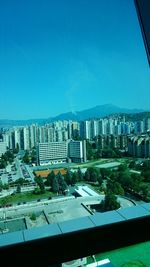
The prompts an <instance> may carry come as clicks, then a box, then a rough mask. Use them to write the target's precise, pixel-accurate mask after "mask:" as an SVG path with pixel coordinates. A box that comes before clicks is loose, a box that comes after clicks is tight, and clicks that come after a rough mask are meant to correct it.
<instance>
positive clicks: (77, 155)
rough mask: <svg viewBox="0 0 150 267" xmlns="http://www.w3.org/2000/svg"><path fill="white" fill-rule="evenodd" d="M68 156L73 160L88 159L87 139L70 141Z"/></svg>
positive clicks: (83, 160) (81, 160)
mask: <svg viewBox="0 0 150 267" xmlns="http://www.w3.org/2000/svg"><path fill="white" fill-rule="evenodd" d="M68 157H69V158H70V159H71V160H72V162H85V161H86V141H85V140H83V141H73V140H71V141H70V142H69V143H68Z"/></svg>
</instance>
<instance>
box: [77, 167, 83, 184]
mask: <svg viewBox="0 0 150 267" xmlns="http://www.w3.org/2000/svg"><path fill="white" fill-rule="evenodd" d="M77 176H78V181H82V180H83V174H82V172H81V169H80V168H78V170H77Z"/></svg>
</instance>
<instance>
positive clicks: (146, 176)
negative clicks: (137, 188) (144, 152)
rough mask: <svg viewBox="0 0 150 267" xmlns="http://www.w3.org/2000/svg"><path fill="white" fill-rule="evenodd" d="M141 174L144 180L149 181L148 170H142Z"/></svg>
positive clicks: (149, 173) (149, 172)
mask: <svg viewBox="0 0 150 267" xmlns="http://www.w3.org/2000/svg"><path fill="white" fill-rule="evenodd" d="M141 175H142V176H143V177H144V181H145V182H148V183H149V182H150V170H143V171H142V173H141Z"/></svg>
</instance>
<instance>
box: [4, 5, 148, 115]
mask: <svg viewBox="0 0 150 267" xmlns="http://www.w3.org/2000/svg"><path fill="white" fill-rule="evenodd" d="M106 103H112V104H114V105H118V106H120V107H126V108H140V109H141V108H142V109H150V68H149V66H148V62H147V58H146V52H145V48H144V44H143V39H142V36H141V31H140V27H139V24H138V19H137V14H136V11H135V6H134V2H133V0H55V1H54V0H5V1H0V119H29V118H48V117H51V116H55V115H58V114H60V113H63V112H67V111H79V110H83V109H87V108H90V107H94V106H96V105H102V104H106Z"/></svg>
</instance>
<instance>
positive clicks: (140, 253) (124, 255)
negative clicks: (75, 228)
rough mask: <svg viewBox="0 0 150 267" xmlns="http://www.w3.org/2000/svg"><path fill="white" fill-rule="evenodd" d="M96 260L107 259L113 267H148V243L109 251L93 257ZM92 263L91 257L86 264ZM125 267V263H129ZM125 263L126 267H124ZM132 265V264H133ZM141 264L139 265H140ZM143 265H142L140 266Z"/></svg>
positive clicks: (149, 258) (149, 244)
mask: <svg viewBox="0 0 150 267" xmlns="http://www.w3.org/2000/svg"><path fill="white" fill-rule="evenodd" d="M95 257H96V260H97V261H99V260H103V259H106V258H108V259H109V260H110V261H111V263H112V264H113V265H114V267H125V266H128V267H129V266H130V267H140V266H141V267H142V266H143V267H149V266H150V241H149V242H144V243H140V244H137V245H132V246H129V247H125V248H121V249H117V250H113V251H109V252H106V253H102V254H97V255H95ZM91 262H93V259H92V258H91V257H89V258H88V263H91ZM129 262H130V264H128V265H127V263H129ZM131 262H132V264H131ZM125 263H126V265H124V264H125ZM133 263H134V264H133ZM140 263H141V264H140ZM142 263H143V265H142Z"/></svg>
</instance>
